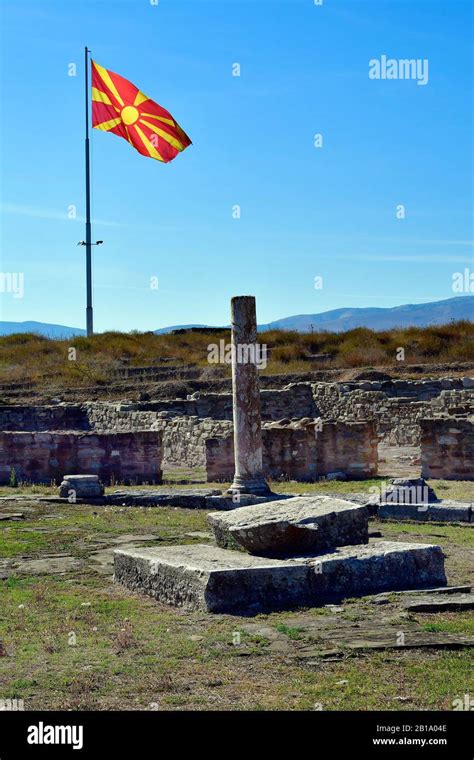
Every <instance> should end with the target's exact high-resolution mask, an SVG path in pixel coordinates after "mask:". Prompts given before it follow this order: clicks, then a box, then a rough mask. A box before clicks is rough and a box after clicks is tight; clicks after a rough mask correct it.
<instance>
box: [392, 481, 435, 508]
mask: <svg viewBox="0 0 474 760" xmlns="http://www.w3.org/2000/svg"><path fill="white" fill-rule="evenodd" d="M380 501H381V502H382V503H383V504H385V503H387V504H428V503H429V502H434V501H436V494H435V492H434V491H433V489H432V488H431V487H430V486H429V485H428V483H427V482H426V480H425V479H424V478H393V479H392V480H391V481H390V483H389V485H388V486H387V487H386V488H385V490H384V491H382V494H381V497H380Z"/></svg>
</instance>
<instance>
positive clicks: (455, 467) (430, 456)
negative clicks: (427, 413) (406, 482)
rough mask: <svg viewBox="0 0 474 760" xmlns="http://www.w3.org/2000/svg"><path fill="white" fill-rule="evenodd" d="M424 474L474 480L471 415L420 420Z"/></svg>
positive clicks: (473, 442) (422, 469) (473, 437)
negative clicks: (468, 416) (457, 417)
mask: <svg viewBox="0 0 474 760" xmlns="http://www.w3.org/2000/svg"><path fill="white" fill-rule="evenodd" d="M420 427H421V474H422V477H424V478H443V479H445V480H474V417H470V418H468V419H443V418H439V419H433V420H430V419H428V420H421V422H420Z"/></svg>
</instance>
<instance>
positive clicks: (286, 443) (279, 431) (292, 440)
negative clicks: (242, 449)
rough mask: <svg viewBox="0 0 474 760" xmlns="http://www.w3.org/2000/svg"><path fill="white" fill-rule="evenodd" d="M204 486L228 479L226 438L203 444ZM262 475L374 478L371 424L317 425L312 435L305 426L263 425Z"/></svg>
mask: <svg viewBox="0 0 474 760" xmlns="http://www.w3.org/2000/svg"><path fill="white" fill-rule="evenodd" d="M204 445H205V456H206V475H207V480H208V481H209V482H212V481H219V480H231V479H232V476H233V474H234V442H233V437H232V434H231V433H230V432H229V433H227V434H226V435H223V436H220V437H215V438H208V439H206V440H205V442H204ZM262 445H263V470H264V474H265V475H266V477H271V478H276V479H278V478H284V479H290V480H299V481H313V480H317V479H318V478H319V477H321V476H324V475H328V474H329V473H331V472H343V473H345V474H346V475H347V476H348V477H350V478H354V479H357V478H361V479H362V478H370V477H374V476H376V475H377V436H376V433H375V426H374V423H373V422H370V421H365V422H349V423H340V422H335V421H334V422H323V426H322V430H320V431H318V432H317V434H316V432H315V427H314V422H313V423H309V424H305V425H302V424H291V425H278V424H275V423H273V424H268V423H267V424H264V425H263V428H262Z"/></svg>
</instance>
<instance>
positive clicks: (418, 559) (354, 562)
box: [296, 541, 446, 599]
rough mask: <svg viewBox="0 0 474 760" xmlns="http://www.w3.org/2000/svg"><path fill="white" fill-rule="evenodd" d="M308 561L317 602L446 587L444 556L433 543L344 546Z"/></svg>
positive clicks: (387, 542)
mask: <svg viewBox="0 0 474 760" xmlns="http://www.w3.org/2000/svg"><path fill="white" fill-rule="evenodd" d="M296 561H298V560H296ZM305 561H306V562H307V563H308V566H309V567H311V568H312V569H313V570H314V573H312V574H311V585H312V593H313V596H314V597H315V598H317V599H331V598H334V599H338V598H339V599H343V598H345V597H351V596H365V595H366V594H371V593H378V592H382V591H399V590H403V589H413V588H417V587H418V588H428V587H430V586H433V585H435V584H437V585H440V586H441V585H445V584H446V574H445V572H444V554H443V552H442V549H441V547H440V546H435V545H432V544H411V543H402V542H398V541H379V542H376V543H374V544H367V545H365V546H343V547H340V548H339V549H337V550H336V551H335V552H333V553H332V554H323V555H321V556H320V557H315V558H312V559H311V558H309V559H308V558H306V560H305Z"/></svg>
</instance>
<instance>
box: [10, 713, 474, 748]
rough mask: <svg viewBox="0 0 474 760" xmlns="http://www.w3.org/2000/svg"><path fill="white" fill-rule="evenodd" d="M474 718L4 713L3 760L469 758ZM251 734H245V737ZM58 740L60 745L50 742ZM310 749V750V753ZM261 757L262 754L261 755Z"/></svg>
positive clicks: (458, 715) (452, 715) (439, 715)
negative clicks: (288, 751) (290, 753)
mask: <svg viewBox="0 0 474 760" xmlns="http://www.w3.org/2000/svg"><path fill="white" fill-rule="evenodd" d="M472 718H473V715H472V712H469V711H459V712H456V711H454V712H396V713H390V712H318V711H315V712H304V713H298V712H260V713H257V712H254V713H251V712H237V711H236V712H158V711H156V712H154V711H150V712H138V711H137V712H94V713H93V712H33V711H31V712H30V711H28V712H1V713H0V760H17V758H20V757H21V758H23V757H27V758H28V757H38V758H43V757H52V758H54V757H58V758H59V757H61V758H68V757H72V758H84V757H86V758H95V757H105V756H106V755H105V753H107V756H110V755H111V754H113V757H114V758H133V760H136V758H137V757H138V756H139V755H141V754H144V755H149V754H150V752H151V753H152V754H153V756H156V757H159V756H163V755H164V754H166V755H168V756H169V755H170V753H174V752H177V753H178V754H179V755H180V756H181V757H182V756H183V753H184V752H186V753H187V752H189V753H192V755H193V757H194V756H195V754H196V752H198V751H201V752H205V753H206V754H207V755H209V756H210V757H214V756H217V755H219V756H222V754H223V753H227V750H228V749H230V748H233V749H234V751H237V752H238V751H239V748H240V751H241V752H243V753H245V754H247V752H248V749H249V748H250V747H251V748H252V754H253V755H255V752H256V751H257V752H258V751H259V750H260V751H261V752H262V756H265V757H268V756H269V753H270V752H272V751H275V752H278V750H280V751H282V749H283V745H282V742H283V743H284V745H285V747H287V748H288V747H291V746H293V750H294V752H295V753H298V752H300V751H301V750H302V749H303V747H306V750H304V751H305V752H306V751H308V750H309V749H310V750H311V755H314V756H315V757H318V756H321V753H322V752H324V753H327V752H328V751H330V752H331V753H334V757H340V756H341V754H340V753H342V752H348V753H351V756H354V755H353V753H354V752H360V753H364V755H365V756H370V757H381V758H383V757H397V756H400V757H409V758H411V757H416V758H418V757H420V758H432V757H433V758H444V757H449V758H456V760H464V758H466V759H467V758H469V760H472V757H473V756H474V755H473V751H472V750H473V746H472V745H473V742H472V737H473V730H472V728H473V721H472ZM247 730H248V734H247V733H246V732H247ZM52 742H55V743H52ZM311 748H312V749H311ZM263 753H264V754H263Z"/></svg>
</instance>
